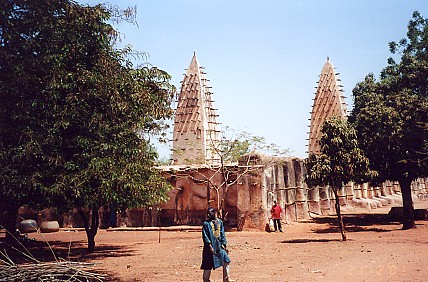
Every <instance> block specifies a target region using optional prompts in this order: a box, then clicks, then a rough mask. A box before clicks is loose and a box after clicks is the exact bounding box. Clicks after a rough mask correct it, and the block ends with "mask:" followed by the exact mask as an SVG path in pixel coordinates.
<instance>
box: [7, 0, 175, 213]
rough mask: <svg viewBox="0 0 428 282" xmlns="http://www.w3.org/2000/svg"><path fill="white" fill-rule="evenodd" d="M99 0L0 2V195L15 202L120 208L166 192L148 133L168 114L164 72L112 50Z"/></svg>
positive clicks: (170, 96)
mask: <svg viewBox="0 0 428 282" xmlns="http://www.w3.org/2000/svg"><path fill="white" fill-rule="evenodd" d="M109 16H110V15H109V13H108V12H107V11H106V10H105V9H104V8H103V7H102V6H95V7H83V6H80V5H78V4H76V3H74V2H73V1H67V0H63V1H49V0H36V1H24V0H7V1H2V2H1V4H0V19H1V21H0V72H1V79H0V115H1V128H0V130H1V131H0V149H1V153H0V163H1V166H2V168H4V169H2V171H1V174H0V179H1V183H0V185H1V186H0V189H1V191H0V195H1V197H2V201H3V199H7V200H8V201H14V202H16V203H17V204H18V205H24V204H27V205H31V206H32V207H39V208H40V207H43V206H48V205H56V206H62V207H93V206H100V205H102V204H104V203H108V202H115V203H116V204H117V205H118V207H119V208H125V207H135V206H146V205H152V204H155V203H158V202H160V201H162V200H165V197H166V192H167V190H168V188H169V185H168V184H166V183H165V181H164V180H163V178H162V177H161V176H160V175H159V172H158V171H157V170H155V169H154V168H153V167H154V163H155V160H156V158H157V153H156V152H155V151H154V149H153V148H152V146H151V145H150V142H149V140H150V138H149V135H150V134H159V133H162V132H163V130H164V129H165V128H166V125H165V123H164V120H166V119H169V118H171V117H172V114H173V110H172V108H171V106H170V105H171V102H172V99H173V95H174V92H175V89H174V87H173V86H172V85H171V84H170V82H169V81H170V78H171V77H170V76H169V75H168V74H167V73H166V72H164V71H162V70H159V69H157V68H155V67H151V66H143V67H141V68H138V69H135V68H134V67H133V66H132V64H131V63H130V62H129V61H128V60H127V59H126V58H127V57H126V56H127V54H128V53H130V52H131V51H132V50H130V49H129V48H128V49H124V50H116V49H114V48H113V44H112V40H114V36H115V34H116V32H115V30H114V29H113V27H112V26H110V25H109V24H107V23H106V20H107V19H108V18H109Z"/></svg>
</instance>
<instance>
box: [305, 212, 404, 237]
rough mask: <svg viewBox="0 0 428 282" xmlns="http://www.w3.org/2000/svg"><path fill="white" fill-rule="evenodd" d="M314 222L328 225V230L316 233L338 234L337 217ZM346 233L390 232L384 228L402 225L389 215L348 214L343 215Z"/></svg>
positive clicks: (320, 218)
mask: <svg viewBox="0 0 428 282" xmlns="http://www.w3.org/2000/svg"><path fill="white" fill-rule="evenodd" d="M312 222H315V223H317V224H324V225H325V224H327V225H328V227H327V228H319V229H316V230H314V232H315V233H337V232H340V231H339V224H338V220H337V217H336V216H325V217H317V218H313V219H312ZM343 222H344V224H345V230H346V232H363V231H364V232H367V231H371V232H390V231H392V230H391V229H390V228H382V226H391V225H393V226H397V227H398V226H400V225H401V223H400V222H398V221H396V220H394V219H392V218H391V217H390V216H389V215H388V214H346V215H343Z"/></svg>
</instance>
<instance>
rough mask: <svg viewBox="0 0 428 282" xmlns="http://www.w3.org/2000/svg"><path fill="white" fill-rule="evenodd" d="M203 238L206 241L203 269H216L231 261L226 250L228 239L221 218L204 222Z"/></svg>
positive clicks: (203, 253) (203, 252)
mask: <svg viewBox="0 0 428 282" xmlns="http://www.w3.org/2000/svg"><path fill="white" fill-rule="evenodd" d="M202 240H203V242H204V249H203V251H202V265H201V269H216V268H219V267H220V266H223V264H224V263H225V262H230V258H229V256H228V255H227V252H226V250H225V249H226V245H227V241H226V235H225V233H224V226H223V222H222V221H221V220H220V219H214V220H212V221H205V222H204V226H203V227H202ZM210 245H211V246H212V247H213V249H214V254H212V253H211V251H210Z"/></svg>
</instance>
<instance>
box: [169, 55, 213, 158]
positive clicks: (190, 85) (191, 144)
mask: <svg viewBox="0 0 428 282" xmlns="http://www.w3.org/2000/svg"><path fill="white" fill-rule="evenodd" d="M203 69H204V68H203V67H201V66H200V65H199V63H198V60H197V59H196V54H195V53H194V54H193V58H192V61H191V62H190V65H189V68H188V69H187V71H186V74H185V75H184V79H183V81H182V84H181V90H180V94H179V96H178V102H177V110H176V114H175V120H174V133H173V153H172V159H173V164H216V163H218V157H216V154H215V150H214V149H213V148H214V147H215V146H216V144H218V135H219V131H218V123H217V120H216V117H217V115H216V112H215V111H216V109H214V108H213V101H212V100H211V94H212V92H211V90H210V89H211V87H210V86H208V80H207V79H206V78H205V73H204V72H203Z"/></svg>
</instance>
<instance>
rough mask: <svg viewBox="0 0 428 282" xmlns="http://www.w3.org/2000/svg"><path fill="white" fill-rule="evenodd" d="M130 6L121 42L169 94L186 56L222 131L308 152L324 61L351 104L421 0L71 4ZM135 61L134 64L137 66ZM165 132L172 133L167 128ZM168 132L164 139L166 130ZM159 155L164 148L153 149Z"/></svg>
mask: <svg viewBox="0 0 428 282" xmlns="http://www.w3.org/2000/svg"><path fill="white" fill-rule="evenodd" d="M79 2H80V3H84V4H90V5H93V4H96V3H100V2H101V3H104V2H108V3H111V4H114V5H118V6H120V7H121V8H126V7H128V6H136V7H137V23H138V26H136V25H133V24H130V23H126V22H122V23H120V24H117V25H115V26H116V28H117V29H118V30H119V31H120V32H121V33H122V34H123V44H130V45H132V46H133V48H134V49H135V50H138V51H144V52H148V53H149V55H150V56H149V58H148V59H147V61H148V62H149V63H151V64H152V65H154V66H157V67H159V68H161V69H163V70H165V71H167V72H168V73H170V74H171V75H172V82H173V84H174V85H176V87H177V89H179V87H180V81H181V80H182V78H183V75H184V73H185V69H186V68H187V67H188V65H189V64H190V60H191V58H192V56H193V52H194V51H195V52H196V56H197V58H198V60H199V63H200V64H201V65H202V66H204V67H205V71H206V73H207V74H206V77H207V78H208V79H209V80H210V85H211V86H212V90H213V93H214V94H213V99H214V101H215V108H217V109H218V114H219V117H218V121H219V122H220V123H222V125H223V126H229V127H231V128H234V129H238V130H245V131H247V132H250V133H252V134H253V135H256V136H262V137H265V138H266V139H267V141H268V142H272V143H275V144H277V145H279V146H281V147H282V148H288V149H290V150H291V155H293V156H297V157H301V158H305V157H306V156H307V153H306V151H307V144H308V142H307V140H306V139H307V138H308V133H307V132H308V126H309V122H310V121H309V118H310V114H309V112H310V111H311V108H312V103H313V101H312V99H313V98H314V93H315V90H316V89H315V87H316V82H317V81H318V75H319V74H320V72H321V69H322V67H323V65H324V63H325V61H326V58H327V56H329V57H330V61H331V62H332V63H333V65H334V66H335V67H336V71H337V72H338V73H340V74H339V78H340V79H341V80H342V85H343V87H344V90H345V92H344V94H345V96H346V97H347V98H346V102H347V104H348V111H350V110H351V107H352V89H353V88H354V87H355V85H356V83H357V82H359V81H361V80H363V79H364V77H365V76H366V75H367V74H368V73H374V74H375V75H376V76H378V74H379V72H380V71H381V69H382V68H384V67H385V66H386V62H387V59H388V57H390V56H391V54H390V53H389V49H388V42H390V41H398V40H400V39H401V38H404V37H405V36H406V31H407V24H408V22H409V20H410V19H411V16H412V13H413V11H416V10H417V11H419V12H420V13H421V14H422V16H423V17H425V18H427V17H428V3H427V1H426V0H341V1H339V0H323V1H320V0H294V1H288V0H276V1H273V0H264V1H255V0H254V1H252V0H245V1H244V0H150V1H148V0H122V1H119V0H117V1H104V2H103V1H96V0H79ZM141 63H143V62H141ZM171 132H172V129H171ZM171 136H172V134H171ZM159 153H160V155H161V156H162V157H166V156H168V155H169V150H168V147H166V146H160V147H159Z"/></svg>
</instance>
